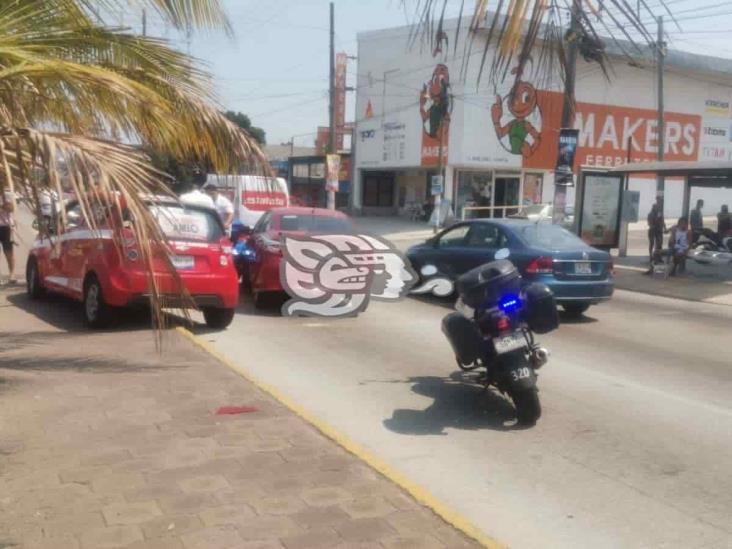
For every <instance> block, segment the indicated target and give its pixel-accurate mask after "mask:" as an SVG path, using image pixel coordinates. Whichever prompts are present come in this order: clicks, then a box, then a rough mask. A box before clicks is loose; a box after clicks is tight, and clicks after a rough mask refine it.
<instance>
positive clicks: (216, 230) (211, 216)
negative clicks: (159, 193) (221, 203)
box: [150, 204, 224, 242]
mask: <svg viewBox="0 0 732 549" xmlns="http://www.w3.org/2000/svg"><path fill="white" fill-rule="evenodd" d="M150 212H152V214H153V215H154V216H155V218H156V219H157V221H158V224H159V225H160V228H161V229H162V231H163V233H164V234H165V236H167V237H168V238H169V239H170V240H188V241H190V240H194V241H201V242H218V241H219V240H221V237H223V236H224V232H223V229H222V227H221V223H219V220H218V219H217V217H216V215H217V214H216V212H214V211H210V212H209V211H207V210H199V209H196V208H186V207H184V206H177V205H165V206H161V205H159V204H158V205H151V206H150Z"/></svg>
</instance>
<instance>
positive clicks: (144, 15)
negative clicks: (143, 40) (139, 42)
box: [142, 8, 147, 36]
mask: <svg viewBox="0 0 732 549" xmlns="http://www.w3.org/2000/svg"><path fill="white" fill-rule="evenodd" d="M142 35H143V36H147V10H146V9H145V8H142Z"/></svg>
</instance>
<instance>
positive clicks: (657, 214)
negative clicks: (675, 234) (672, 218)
mask: <svg viewBox="0 0 732 549" xmlns="http://www.w3.org/2000/svg"><path fill="white" fill-rule="evenodd" d="M647 221H648V257H649V258H650V261H651V267H653V256H654V251H659V252H660V251H661V250H662V249H663V233H665V232H666V221H665V220H664V218H663V200H662V199H661V198H657V199H656V203H655V204H654V205H653V206H651V211H650V212H649V213H648V218H647Z"/></svg>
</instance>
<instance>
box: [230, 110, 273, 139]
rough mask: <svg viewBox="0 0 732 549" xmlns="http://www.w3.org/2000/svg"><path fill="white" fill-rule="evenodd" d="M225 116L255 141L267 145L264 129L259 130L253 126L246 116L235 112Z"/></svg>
mask: <svg viewBox="0 0 732 549" xmlns="http://www.w3.org/2000/svg"><path fill="white" fill-rule="evenodd" d="M224 116H225V117H226V118H228V119H229V120H231V121H232V122H233V123H234V124H236V125H237V126H239V127H240V128H241V129H242V130H244V131H246V132H247V133H248V134H249V135H251V136H252V137H253V138H254V139H256V140H257V143H259V144H260V145H266V144H267V139H266V133H265V131H264V130H263V129H262V128H258V127H257V126H252V121H251V120H250V119H249V117H248V116H247V115H246V114H243V113H240V112H234V111H226V112H225V113H224Z"/></svg>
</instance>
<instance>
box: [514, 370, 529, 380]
mask: <svg viewBox="0 0 732 549" xmlns="http://www.w3.org/2000/svg"><path fill="white" fill-rule="evenodd" d="M530 376H531V370H529V369H528V368H517V369H516V370H511V377H512V378H513V380H514V381H518V380H519V379H526V378H528V377H530Z"/></svg>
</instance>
